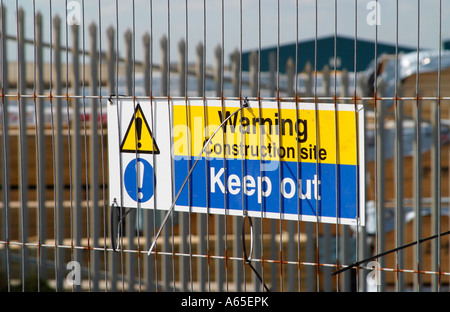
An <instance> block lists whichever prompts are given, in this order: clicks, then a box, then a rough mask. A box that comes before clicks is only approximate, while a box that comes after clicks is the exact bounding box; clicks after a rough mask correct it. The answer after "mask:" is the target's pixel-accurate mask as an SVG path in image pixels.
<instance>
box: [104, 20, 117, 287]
mask: <svg viewBox="0 0 450 312" xmlns="http://www.w3.org/2000/svg"><path fill="white" fill-rule="evenodd" d="M106 37H107V41H108V42H107V53H106V58H107V62H108V92H109V94H111V95H112V94H116V84H115V66H114V64H115V60H116V53H117V52H116V49H115V46H116V45H115V42H114V38H115V36H114V28H113V27H112V26H110V27H108V29H107V30H106ZM109 217H111V216H109ZM109 224H111V223H109ZM108 258H109V262H108V271H109V279H110V284H109V285H110V290H111V291H116V290H117V271H118V264H117V261H118V255H116V254H115V253H109V254H108Z"/></svg>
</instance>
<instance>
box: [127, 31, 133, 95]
mask: <svg viewBox="0 0 450 312" xmlns="http://www.w3.org/2000/svg"><path fill="white" fill-rule="evenodd" d="M132 36H133V35H132V33H131V30H129V29H128V30H127V31H126V32H125V81H126V94H127V95H134V92H133V43H132V39H133V37H132Z"/></svg>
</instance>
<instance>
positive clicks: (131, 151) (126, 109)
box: [108, 99, 172, 209]
mask: <svg viewBox="0 0 450 312" xmlns="http://www.w3.org/2000/svg"><path fill="white" fill-rule="evenodd" d="M163 108H164V107H163V106H162V105H154V104H153V103H152V102H150V101H144V102H134V101H133V100H128V99H127V100H125V99H124V100H122V99H119V100H114V101H113V102H112V103H110V104H108V155H109V190H110V202H111V203H113V202H114V203H116V204H117V205H120V206H122V207H127V208H138V207H139V208H150V209H152V208H154V207H160V208H161V209H168V208H169V206H170V204H171V200H172V188H171V177H170V173H169V175H168V171H170V167H171V162H170V132H169V131H170V123H168V122H167V120H169V113H168V111H167V107H166V108H165V109H163ZM157 118H158V119H157ZM157 120H158V122H157ZM157 142H158V143H157ZM167 168H169V169H167ZM157 182H158V183H157ZM156 194H163V195H164V196H162V195H160V196H155V195H156Z"/></svg>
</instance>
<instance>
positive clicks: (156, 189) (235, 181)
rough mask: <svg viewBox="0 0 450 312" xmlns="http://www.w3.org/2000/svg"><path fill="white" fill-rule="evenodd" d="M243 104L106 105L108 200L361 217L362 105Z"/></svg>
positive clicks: (301, 216) (290, 215)
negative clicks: (108, 164) (108, 168)
mask: <svg viewBox="0 0 450 312" xmlns="http://www.w3.org/2000/svg"><path fill="white" fill-rule="evenodd" d="M168 104H169V105H168ZM240 108H241V103H240V101H237V100H224V101H220V100H208V99H206V100H185V99H180V100H169V103H168V100H153V101H141V102H140V103H139V104H138V105H134V103H133V101H132V100H119V101H117V102H116V103H114V104H111V105H109V106H108V139H109V157H110V173H109V174H110V201H111V202H113V201H114V200H116V201H117V202H118V203H119V204H120V205H121V206H123V207H141V208H150V209H161V210H167V209H169V208H170V207H171V206H172V203H173V201H174V199H175V198H176V199H177V200H176V205H175V208H174V209H175V210H176V211H191V212H193V213H210V214H226V215H237V216H238V215H240V216H242V215H244V214H247V215H249V216H253V217H261V218H275V219H287V220H300V221H312V222H326V223H340V224H360V225H364V202H365V198H364V196H365V193H364V192H365V190H364V181H365V179H364V174H365V170H364V161H363V160H364V117H363V116H364V112H363V107H362V106H359V105H357V106H355V105H353V104H351V105H346V104H338V105H337V106H334V105H331V104H314V103H288V102H281V103H277V102H275V101H249V102H248V107H246V108H244V109H241V110H240ZM156 142H158V144H157V143H156ZM194 163H195V167H193V164H194Z"/></svg>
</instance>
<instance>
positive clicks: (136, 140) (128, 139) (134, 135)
mask: <svg viewBox="0 0 450 312" xmlns="http://www.w3.org/2000/svg"><path fill="white" fill-rule="evenodd" d="M120 151H121V152H122V153H127V152H128V153H136V152H138V153H149V154H159V149H158V145H157V144H156V141H155V139H154V138H153V136H152V132H151V131H150V127H149V125H148V122H147V119H146V118H145V115H144V114H143V113H142V109H141V106H140V105H139V104H138V105H137V106H136V111H135V112H134V114H133V116H132V118H131V121H130V124H129V125H128V129H127V131H126V133H125V137H124V139H123V142H122V145H121V147H120Z"/></svg>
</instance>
